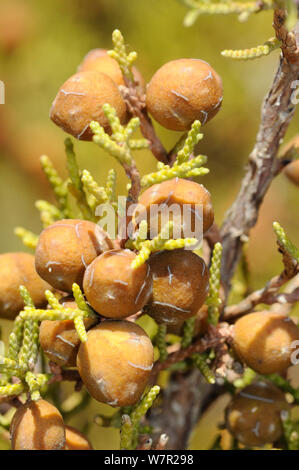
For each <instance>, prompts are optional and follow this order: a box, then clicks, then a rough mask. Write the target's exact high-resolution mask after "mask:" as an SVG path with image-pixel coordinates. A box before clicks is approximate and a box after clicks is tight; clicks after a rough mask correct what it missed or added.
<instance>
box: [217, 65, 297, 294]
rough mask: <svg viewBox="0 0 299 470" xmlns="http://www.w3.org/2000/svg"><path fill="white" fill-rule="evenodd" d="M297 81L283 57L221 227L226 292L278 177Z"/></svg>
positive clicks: (292, 112) (292, 67) (292, 66)
mask: <svg viewBox="0 0 299 470" xmlns="http://www.w3.org/2000/svg"><path fill="white" fill-rule="evenodd" d="M295 80H299V63H296V64H290V63H288V62H287V61H286V59H284V58H283V57H281V58H280V63H279V67H278V70H277V72H276V75H275V77H274V81H273V84H272V86H271V89H270V91H269V93H268V95H267V96H266V99H265V101H264V104H263V107H262V117H261V124H260V128H259V131H258V134H257V139H256V144H255V146H254V148H253V150H252V152H251V154H250V156H249V163H248V166H247V171H246V174H245V176H244V178H243V181H242V184H241V189H240V191H239V194H238V196H237V198H236V200H235V202H234V203H233V205H232V207H231V208H230V210H229V211H228V213H227V216H226V219H225V221H224V223H223V225H222V227H221V236H222V243H223V258H222V259H223V262H222V281H223V283H224V285H225V286H226V289H227V290H228V288H229V284H230V280H231V278H232V276H233V274H234V271H235V268H236V265H237V263H238V261H239V259H240V254H241V250H242V245H243V243H244V242H246V241H247V240H248V236H249V232H250V229H251V228H252V227H254V225H255V224H256V222H257V218H258V214H259V208H260V205H261V203H262V202H263V199H264V196H265V194H266V192H267V190H268V189H269V186H270V184H271V182H272V180H273V178H274V177H275V175H276V164H275V163H276V157H277V153H278V149H279V145H280V142H281V141H282V139H283V137H284V135H285V133H286V130H287V128H288V125H289V123H290V121H291V119H292V117H293V115H294V111H295V104H294V103H292V100H291V98H292V94H293V92H294V88H293V87H292V84H293V82H294V81H295ZM293 86H294V85H293Z"/></svg>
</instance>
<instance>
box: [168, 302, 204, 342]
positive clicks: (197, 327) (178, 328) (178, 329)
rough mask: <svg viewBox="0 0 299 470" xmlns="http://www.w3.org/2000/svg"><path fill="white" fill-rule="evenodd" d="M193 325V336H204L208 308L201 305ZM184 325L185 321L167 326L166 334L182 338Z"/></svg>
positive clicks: (178, 321)
mask: <svg viewBox="0 0 299 470" xmlns="http://www.w3.org/2000/svg"><path fill="white" fill-rule="evenodd" d="M195 315H196V319H195V324H194V331H193V333H194V336H198V335H204V334H205V333H206V331H207V329H208V326H209V322H208V307H207V305H205V304H204V305H202V307H201V308H200V309H199V310H198V312H197V313H196V314H195ZM184 325H185V320H177V322H176V323H173V324H172V323H168V324H167V333H171V334H173V335H177V336H183V334H184Z"/></svg>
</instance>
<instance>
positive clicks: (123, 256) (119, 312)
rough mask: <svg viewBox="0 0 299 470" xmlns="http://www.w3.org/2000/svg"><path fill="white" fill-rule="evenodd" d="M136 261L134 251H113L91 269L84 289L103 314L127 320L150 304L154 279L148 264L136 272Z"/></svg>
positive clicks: (88, 269)
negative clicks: (148, 301)
mask: <svg viewBox="0 0 299 470" xmlns="http://www.w3.org/2000/svg"><path fill="white" fill-rule="evenodd" d="M135 258H136V255H135V253H133V252H132V251H130V250H111V251H106V252H105V253H103V254H102V255H100V256H98V257H97V258H96V259H95V260H94V261H93V262H92V263H91V264H90V265H89V266H88V268H87V270H86V272H85V275H84V280H83V289H84V293H85V295H86V298H87V300H88V302H89V303H90V305H91V306H92V307H93V308H94V309H95V310H96V312H98V313H99V314H100V315H102V316H104V317H107V318H126V317H129V316H131V315H134V314H135V313H137V312H138V311H139V310H141V309H142V307H143V306H144V305H145V303H146V302H147V300H148V298H149V295H150V292H151V288H152V278H151V275H150V272H149V267H148V265H147V264H143V265H142V266H140V267H139V268H136V269H133V268H132V267H131V263H132V262H133V260H134V259H135Z"/></svg>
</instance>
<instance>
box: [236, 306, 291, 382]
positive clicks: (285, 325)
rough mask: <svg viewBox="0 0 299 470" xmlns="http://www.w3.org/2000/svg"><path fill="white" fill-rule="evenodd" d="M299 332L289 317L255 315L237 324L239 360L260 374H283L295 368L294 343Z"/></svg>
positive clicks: (255, 313)
mask: <svg viewBox="0 0 299 470" xmlns="http://www.w3.org/2000/svg"><path fill="white" fill-rule="evenodd" d="M296 340H297V341H298V340H299V329H298V328H297V326H296V325H295V323H294V322H293V321H292V320H291V319H290V318H289V317H287V316H285V315H282V314H279V313H274V312H269V311H262V312H254V313H250V314H248V315H245V316H244V317H242V318H240V319H239V320H238V321H237V322H236V324H235V331H234V342H233V347H234V350H235V351H236V353H237V355H238V357H239V358H240V359H241V360H242V361H243V362H245V363H246V364H247V365H248V366H249V367H251V368H252V369H253V370H255V371H256V372H259V373H260V374H272V373H275V372H283V371H285V370H286V369H287V368H288V367H289V366H291V354H292V352H294V351H295V348H292V342H293V341H296Z"/></svg>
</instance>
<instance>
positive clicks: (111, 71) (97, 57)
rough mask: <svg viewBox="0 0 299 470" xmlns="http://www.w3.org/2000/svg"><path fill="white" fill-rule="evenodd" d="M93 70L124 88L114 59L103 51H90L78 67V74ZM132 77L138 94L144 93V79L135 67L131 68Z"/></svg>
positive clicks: (120, 73)
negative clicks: (103, 74)
mask: <svg viewBox="0 0 299 470" xmlns="http://www.w3.org/2000/svg"><path fill="white" fill-rule="evenodd" d="M88 70H94V71H95V72H101V73H105V74H106V75H108V76H109V77H110V78H112V80H113V81H114V83H115V84H116V85H117V86H125V80H124V77H123V74H122V71H121V69H120V66H119V65H118V63H117V61H116V60H115V59H112V57H110V56H109V55H108V54H107V51H106V50H105V49H92V50H91V51H89V52H88V54H87V55H86V56H85V57H84V59H83V62H82V64H80V65H79V68H78V72H86V71H88ZM132 72H133V76H134V79H135V82H136V83H137V88H138V90H139V92H140V93H144V92H145V82H144V78H143V76H142V75H141V73H140V72H139V70H138V69H137V68H136V67H134V66H133V67H132Z"/></svg>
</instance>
